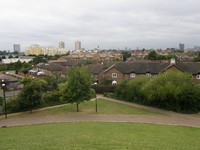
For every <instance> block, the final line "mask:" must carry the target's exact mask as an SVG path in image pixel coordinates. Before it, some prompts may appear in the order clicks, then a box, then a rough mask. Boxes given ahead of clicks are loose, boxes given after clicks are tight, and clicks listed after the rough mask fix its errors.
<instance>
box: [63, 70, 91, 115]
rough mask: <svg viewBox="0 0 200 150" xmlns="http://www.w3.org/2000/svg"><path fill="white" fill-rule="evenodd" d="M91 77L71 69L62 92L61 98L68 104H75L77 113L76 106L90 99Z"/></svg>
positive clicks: (83, 72)
mask: <svg viewBox="0 0 200 150" xmlns="http://www.w3.org/2000/svg"><path fill="white" fill-rule="evenodd" d="M91 83H92V82H91V75H90V74H89V73H88V72H87V71H85V70H83V69H81V68H73V69H71V71H70V73H69V76H68V80H67V83H66V84H65V85H66V88H65V90H64V91H63V92H64V93H63V98H64V99H65V100H66V101H67V102H69V103H76V106H77V112H78V111H79V107H78V105H79V104H80V103H81V102H83V101H86V100H90V98H91Z"/></svg>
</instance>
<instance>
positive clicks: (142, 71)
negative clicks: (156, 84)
mask: <svg viewBox="0 0 200 150" xmlns="http://www.w3.org/2000/svg"><path fill="white" fill-rule="evenodd" d="M166 70H173V71H181V72H187V73H190V74H192V76H193V80H194V81H195V82H196V83H198V84H200V63H198V62H176V61H175V59H172V60H171V62H132V63H126V62H123V63H117V64H114V65H112V66H111V67H109V68H108V69H106V70H105V71H104V74H103V75H104V77H105V78H106V79H107V80H112V84H113V85H114V84H117V83H120V82H121V81H123V80H130V79H134V78H136V77H137V76H139V75H147V76H149V77H151V76H154V75H159V74H160V73H162V72H165V71H166Z"/></svg>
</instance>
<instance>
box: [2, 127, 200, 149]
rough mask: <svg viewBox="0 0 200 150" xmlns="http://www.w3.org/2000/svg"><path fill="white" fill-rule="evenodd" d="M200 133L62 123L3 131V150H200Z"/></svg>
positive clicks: (169, 128)
mask: <svg viewBox="0 0 200 150" xmlns="http://www.w3.org/2000/svg"><path fill="white" fill-rule="evenodd" d="M199 139H200V129H199V128H190V127H180V126H167V125H153V124H135V123H60V124H46V125H32V126H21V127H13V128H1V129H0V141H1V142H0V149H2V150H3V149H5V150H6V149H10V150H12V149H15V150H39V149H40V150H42V149H58V150H61V149H62V150H64V149H66V150H71V149H72V150H95V149H102V150H113V149H114V150H127V149H130V150H133V149H134V150H141V149H143V150H145V149H148V150H155V149H159V150H199V148H200V142H199Z"/></svg>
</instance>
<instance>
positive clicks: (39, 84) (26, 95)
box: [18, 78, 47, 113]
mask: <svg viewBox="0 0 200 150" xmlns="http://www.w3.org/2000/svg"><path fill="white" fill-rule="evenodd" d="M21 83H22V84H23V85H24V87H23V89H22V90H21V92H20V93H19V95H18V101H19V105H20V109H21V110H25V109H31V113H32V109H33V108H34V107H36V106H38V105H39V104H40V100H41V97H42V93H43V92H44V91H45V89H46V85H47V84H46V81H44V80H41V79H40V80H38V79H33V78H25V79H23V80H22V81H21Z"/></svg>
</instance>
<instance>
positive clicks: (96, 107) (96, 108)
mask: <svg viewBox="0 0 200 150" xmlns="http://www.w3.org/2000/svg"><path fill="white" fill-rule="evenodd" d="M96 85H97V83H94V91H95V110H96V113H97V111H98V106H97V92H96Z"/></svg>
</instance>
